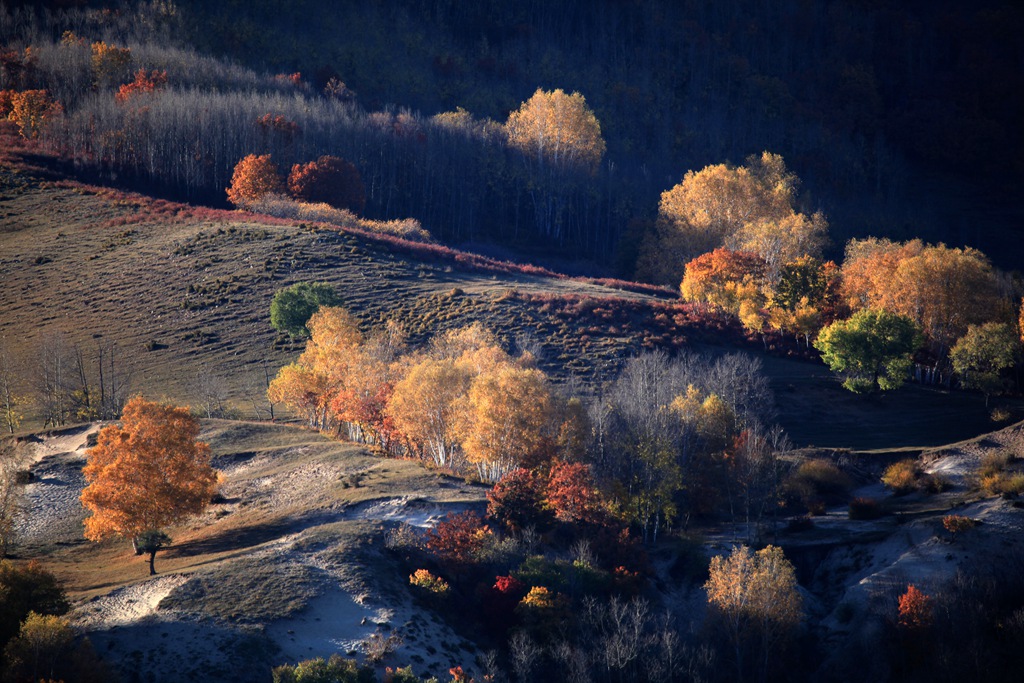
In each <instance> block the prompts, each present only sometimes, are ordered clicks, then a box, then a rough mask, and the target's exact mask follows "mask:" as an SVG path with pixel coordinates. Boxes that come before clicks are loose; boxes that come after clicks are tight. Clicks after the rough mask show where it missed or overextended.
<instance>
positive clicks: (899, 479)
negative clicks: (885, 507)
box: [882, 460, 921, 495]
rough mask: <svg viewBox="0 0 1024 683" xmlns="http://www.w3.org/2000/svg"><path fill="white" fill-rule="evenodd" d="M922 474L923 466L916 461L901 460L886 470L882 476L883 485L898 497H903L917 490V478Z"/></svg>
mask: <svg viewBox="0 0 1024 683" xmlns="http://www.w3.org/2000/svg"><path fill="white" fill-rule="evenodd" d="M920 473H921V466H920V465H918V463H917V461H916V460H900V461H899V462H894V463H893V464H891V465H889V467H887V468H886V470H885V473H884V474H883V475H882V483H883V484H885V485H886V486H888V487H889V488H890V489H892V490H893V492H894V493H896V494H897V495H903V494H905V493H910V492H911V491H913V490H914V489H915V488H917V478H918V475H920Z"/></svg>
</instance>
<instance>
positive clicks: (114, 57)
mask: <svg viewBox="0 0 1024 683" xmlns="http://www.w3.org/2000/svg"><path fill="white" fill-rule="evenodd" d="M131 62H132V51H131V48H127V47H115V46H113V45H107V44H106V43H105V42H103V41H99V42H97V43H93V44H92V73H93V76H94V77H95V79H96V84H97V85H99V86H104V85H106V84H108V83H110V82H116V81H118V80H120V78H121V74H122V73H123V72H124V71H125V70H126V69H127V68H128V66H129V65H130V64H131Z"/></svg>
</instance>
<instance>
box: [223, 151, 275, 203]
mask: <svg viewBox="0 0 1024 683" xmlns="http://www.w3.org/2000/svg"><path fill="white" fill-rule="evenodd" d="M227 193H228V201H229V202H231V203H232V204H234V205H235V206H240V207H244V206H246V205H247V204H249V203H250V202H255V201H257V200H259V199H262V198H263V197H264V196H265V195H268V194H284V182H283V181H282V180H281V174H280V173H279V172H278V170H277V166H276V165H274V162H273V161H271V160H270V155H269V154H260V155H256V154H250V155H248V156H246V157H244V158H243V159H242V160H241V161H239V162H238V164H236V165H235V172H234V173H233V174H232V176H231V187H229V188H227Z"/></svg>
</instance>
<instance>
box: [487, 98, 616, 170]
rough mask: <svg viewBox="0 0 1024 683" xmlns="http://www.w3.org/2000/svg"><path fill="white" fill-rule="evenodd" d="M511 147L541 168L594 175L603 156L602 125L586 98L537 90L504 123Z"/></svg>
mask: <svg viewBox="0 0 1024 683" xmlns="http://www.w3.org/2000/svg"><path fill="white" fill-rule="evenodd" d="M505 131H506V134H507V135H508V141H509V144H511V145H512V146H513V147H515V148H517V149H519V150H520V151H522V152H523V154H525V155H526V156H528V157H531V158H533V159H534V160H535V161H536V162H537V163H538V164H539V165H541V166H544V165H546V164H550V165H551V166H552V167H554V168H557V169H559V170H567V169H580V170H584V171H587V172H591V173H592V172H594V171H596V170H597V167H598V165H599V164H600V163H601V159H602V157H604V152H605V143H604V138H603V137H601V124H600V123H598V121H597V118H596V117H595V116H594V112H592V111H591V110H590V108H589V107H587V101H586V99H585V98H584V97H583V95H581V94H579V93H578V92H574V93H573V94H571V95H567V94H566V93H565V92H564V91H562V90H561V89H558V90H554V91H551V92H548V91H545V90H541V89H540V88H538V89H537V92H535V93H534V94H533V97H531V98H530V99H529V100H527V101H526V102H524V103H523V104H522V106H521V107H520V108H519V109H518V110H517V111H514V112H512V113H511V114H510V115H509V117H508V122H507V123H506V124H505Z"/></svg>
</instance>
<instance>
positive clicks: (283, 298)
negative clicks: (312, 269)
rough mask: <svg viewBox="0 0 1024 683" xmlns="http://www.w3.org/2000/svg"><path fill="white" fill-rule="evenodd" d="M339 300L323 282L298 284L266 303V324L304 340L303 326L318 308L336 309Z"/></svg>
mask: <svg viewBox="0 0 1024 683" xmlns="http://www.w3.org/2000/svg"><path fill="white" fill-rule="evenodd" d="M341 304H342V300H341V297H339V296H338V294H337V292H335V291H334V287H331V286H330V285H329V284H327V283H326V282H298V283H296V284H294V285H292V286H291V287H285V288H284V289H279V290H277V292H275V293H274V298H273V299H272V300H271V302H270V324H271V325H272V326H273V327H274V329H275V330H277V331H278V332H284V333H286V334H288V335H290V336H292V337H293V338H294V337H308V336H309V330H308V329H306V323H308V322H309V319H310V318H311V317H313V314H314V313H316V312H317V311H318V310H319V309H320V307H321V306H340V305H341Z"/></svg>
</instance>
